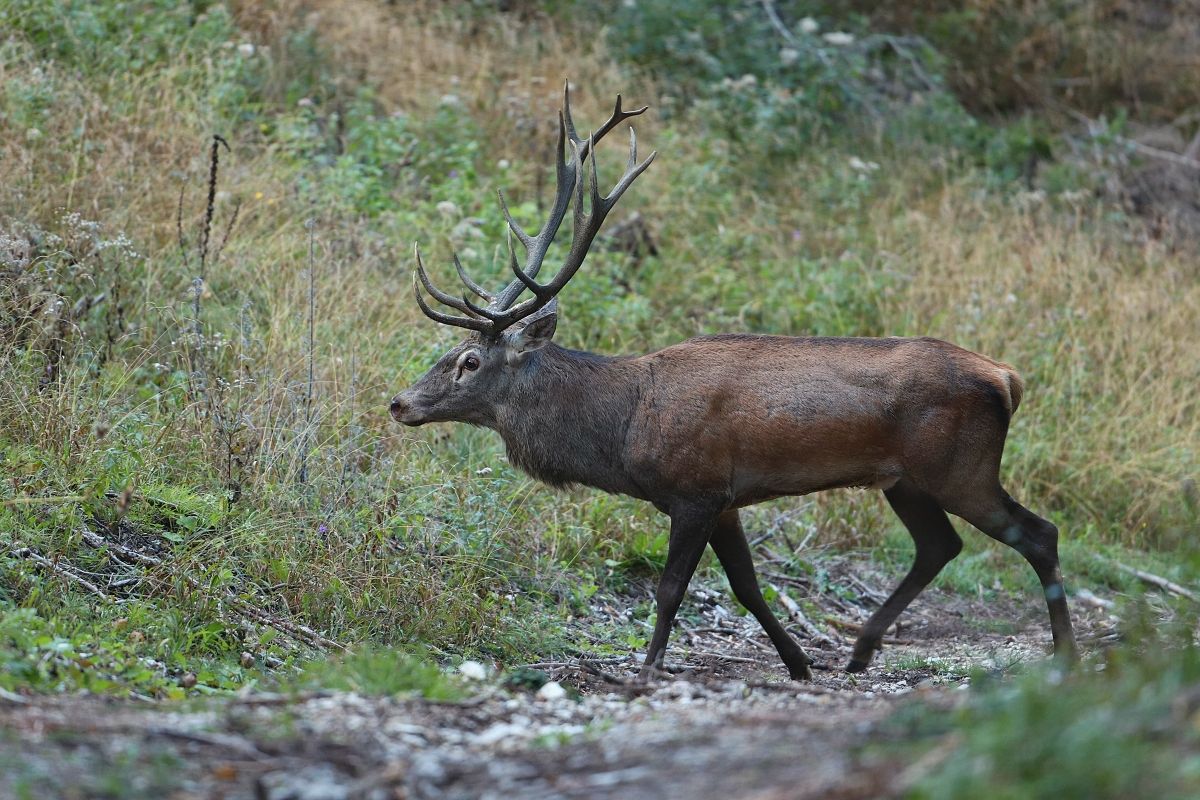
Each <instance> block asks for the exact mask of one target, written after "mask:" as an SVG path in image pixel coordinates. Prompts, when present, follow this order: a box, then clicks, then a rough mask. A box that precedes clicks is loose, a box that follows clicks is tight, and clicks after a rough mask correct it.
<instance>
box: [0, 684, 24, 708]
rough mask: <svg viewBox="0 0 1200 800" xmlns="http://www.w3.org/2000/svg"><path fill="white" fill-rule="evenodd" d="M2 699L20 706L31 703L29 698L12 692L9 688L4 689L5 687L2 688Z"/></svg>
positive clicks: (0, 691)
mask: <svg viewBox="0 0 1200 800" xmlns="http://www.w3.org/2000/svg"><path fill="white" fill-rule="evenodd" d="M0 700H3V701H5V702H6V703H12V704H13V705H18V706H27V705H29V700H28V699H27V698H24V697H22V696H21V695H19V694H17V693H16V692H10V691H9V690H8V689H4V688H0Z"/></svg>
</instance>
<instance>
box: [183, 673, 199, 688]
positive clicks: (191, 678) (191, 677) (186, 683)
mask: <svg viewBox="0 0 1200 800" xmlns="http://www.w3.org/2000/svg"><path fill="white" fill-rule="evenodd" d="M179 685H180V686H182V687H183V688H185V689H191V688H192V687H193V686H195V685H196V673H194V672H185V673H183V677H182V678H180V679H179Z"/></svg>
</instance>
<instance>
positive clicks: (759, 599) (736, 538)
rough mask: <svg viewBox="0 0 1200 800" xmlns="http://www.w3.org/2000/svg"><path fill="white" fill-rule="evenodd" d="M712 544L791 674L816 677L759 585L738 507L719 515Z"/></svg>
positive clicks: (742, 600) (737, 594) (798, 677)
mask: <svg viewBox="0 0 1200 800" xmlns="http://www.w3.org/2000/svg"><path fill="white" fill-rule="evenodd" d="M709 544H710V545H712V549H713V552H714V553H716V554H717V558H718V559H719V560H720V562H721V566H722V567H723V568H724V569H725V574H726V575H727V576H728V577H729V587H730V588H731V589H733V594H734V596H735V597H737V599H738V602H739V603H741V604H742V605H743V606H745V607H746V610H747V611H749V612H750V613H751V614H753V615H754V618H755V619H757V620H758V623H759V624H760V625H762V627H763V630H764V631H766V632H767V636H769V637H771V642H772V644H774V645H775V649H776V650H778V651H779V657H780V658H782V659H783V663H784V666H786V667H787V670H788V674H789V675H791V676H792V678H793V679H794V680H804V681H807V680H812V671H811V670H810V669H809V664H811V663H812V662H811V661H810V660H809V658H808V655H807V654H806V653H805V652H804V650H803V649H802V648H801V647H800V645H799V644H797V643H796V640H795V639H793V638H792V636H791V634H789V633H788V632H787V630H785V629H784V627H783V624H782V623H781V622H780V621H779V620H778V619H776V617H775V615H774V614H772V613H771V609H770V608H769V607H768V606H767V602H766V600H764V599H763V596H762V591H761V590H760V589H759V586H758V576H757V575H755V573H754V560H753V558H752V557H751V555H750V546H749V545H748V544H747V543H746V534H745V533H744V532H743V531H742V523H741V520H740V519H739V518H738V512H737V510H736V509H731V510H729V511H726V512H724V513H723V514H721V516H720V517H718V518H717V528H716V530H715V531H714V532H713V536H712V540H711V541H709Z"/></svg>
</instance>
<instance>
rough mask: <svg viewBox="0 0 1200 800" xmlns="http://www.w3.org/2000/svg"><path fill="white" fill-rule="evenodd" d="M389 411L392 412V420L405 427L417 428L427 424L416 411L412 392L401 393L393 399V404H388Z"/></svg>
mask: <svg viewBox="0 0 1200 800" xmlns="http://www.w3.org/2000/svg"><path fill="white" fill-rule="evenodd" d="M388 411H389V412H391V415H392V419H394V420H396V422H399V423H402V424H404V425H412V426H416V425H420V424H422V423H423V422H425V419H424V418H423V417H421V415H420V414H419V413H418V412H417V411H416V408H415V406H414V403H413V397H412V393H411V392H410V391H405V392H401V393H400V394H398V395H396V396H395V397H393V398H392V402H391V403H390V404H388Z"/></svg>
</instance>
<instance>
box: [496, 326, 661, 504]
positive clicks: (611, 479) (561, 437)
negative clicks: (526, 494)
mask: <svg viewBox="0 0 1200 800" xmlns="http://www.w3.org/2000/svg"><path fill="white" fill-rule="evenodd" d="M636 399H637V375H636V367H634V365H633V362H632V361H631V360H629V359H623V358H610V357H607V356H601V355H596V354H593V353H584V352H578V351H574V350H566V349H564V348H562V347H559V346H557V345H554V344H550V345H547V346H546V347H544V348H543V349H541V350H539V351H538V352H536V353H534V354H532V355H531V356H530V360H529V362H527V363H526V365H525V367H524V368H523V370H522V374H521V375H520V376H519V377H518V378H517V380H516V381H515V382H514V384H513V386H512V390H511V392H510V393H509V397H508V399H507V401H506V402H505V403H504V404H503V405H502V406H501V407H500V408H499V409H498V413H497V415H496V426H495V427H496V430H497V431H498V432H499V433H500V435H501V437H503V439H504V443H505V445H506V446H507V448H508V459H509V461H510V462H511V463H513V464H514V465H516V466H517V467H519V468H520V469H522V470H523V471H525V472H526V473H528V474H529V475H531V476H533V477H534V478H537V479H538V480H541V481H544V482H546V483H549V484H551V485H552V486H567V485H570V484H575V483H582V484H585V485H587V486H592V487H595V488H598V489H603V490H605V491H609V492H615V493H619V494H633V495H635V496H636V495H637V494H638V492H637V489H636V487H635V486H634V484H633V482H632V481H631V480H630V479H629V476H628V474H627V472H626V470H625V469H624V466H623V462H624V459H623V455H624V443H625V435H626V431H627V430H628V427H629V423H630V419H631V417H632V415H633V412H634V405H635V403H636Z"/></svg>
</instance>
